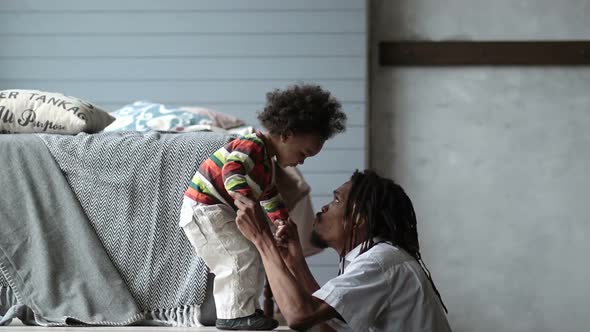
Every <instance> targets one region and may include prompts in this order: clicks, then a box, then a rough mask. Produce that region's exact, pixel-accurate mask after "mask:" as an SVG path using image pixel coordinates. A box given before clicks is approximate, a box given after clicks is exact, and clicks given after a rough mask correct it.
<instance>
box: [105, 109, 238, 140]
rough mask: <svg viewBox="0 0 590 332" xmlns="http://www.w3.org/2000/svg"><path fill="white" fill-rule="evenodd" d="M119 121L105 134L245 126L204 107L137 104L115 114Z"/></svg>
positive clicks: (106, 129) (236, 120) (234, 119)
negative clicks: (118, 131)
mask: <svg viewBox="0 0 590 332" xmlns="http://www.w3.org/2000/svg"><path fill="white" fill-rule="evenodd" d="M111 114H112V115H114V116H115V118H116V120H115V122H113V123H112V124H111V125H110V126H108V127H107V128H105V131H117V130H134V131H148V130H158V131H174V132H186V131H200V130H215V129H216V128H218V129H219V128H221V129H229V128H234V127H237V126H241V125H243V124H244V122H243V121H241V120H240V119H238V118H236V117H233V116H230V115H226V114H223V113H219V112H215V111H212V110H209V109H206V108H200V107H182V108H168V107H166V106H165V105H162V104H156V103H151V102H147V101H136V102H134V103H133V104H131V105H127V106H125V107H123V108H121V109H118V110H116V111H114V112H113V113H111Z"/></svg>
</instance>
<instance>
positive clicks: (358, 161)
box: [299, 149, 366, 175]
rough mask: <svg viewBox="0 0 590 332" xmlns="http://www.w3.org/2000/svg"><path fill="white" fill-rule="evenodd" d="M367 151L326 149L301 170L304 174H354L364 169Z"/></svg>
mask: <svg viewBox="0 0 590 332" xmlns="http://www.w3.org/2000/svg"><path fill="white" fill-rule="evenodd" d="M365 154H366V150H352V149H350V150H346V149H338V150H335V149H325V150H322V152H321V153H320V154H318V155H317V156H315V157H313V158H310V159H309V160H308V161H306V162H305V164H303V165H300V166H299V169H301V170H302V171H304V172H307V171H310V172H311V171H313V172H324V173H330V172H350V175H352V172H353V171H354V170H355V169H364V168H365V167H366V166H365Z"/></svg>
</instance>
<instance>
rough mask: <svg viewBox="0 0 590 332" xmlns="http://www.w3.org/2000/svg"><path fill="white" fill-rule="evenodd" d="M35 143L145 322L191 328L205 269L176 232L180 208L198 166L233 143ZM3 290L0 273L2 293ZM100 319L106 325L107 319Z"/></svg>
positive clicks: (86, 138) (60, 138)
mask: <svg viewBox="0 0 590 332" xmlns="http://www.w3.org/2000/svg"><path fill="white" fill-rule="evenodd" d="M34 136H36V137H38V138H40V140H41V141H43V142H44V143H45V146H46V148H47V149H48V150H49V152H50V154H51V155H52V156H53V159H54V161H55V162H56V163H57V165H58V166H59V169H61V172H62V173H63V177H64V178H65V180H66V181H67V183H68V184H69V187H70V189H71V191H72V193H73V196H74V197H75V198H76V200H77V201H78V203H79V205H80V206H81V209H82V211H83V212H84V214H85V215H86V216H87V219H88V222H89V223H90V225H91V227H92V229H93V230H94V232H95V234H96V237H97V238H98V241H99V242H100V243H101V244H102V247H103V248H104V250H105V251H106V254H107V255H108V258H109V260H110V262H112V265H113V266H114V268H115V269H116V271H117V272H118V274H119V275H120V277H121V279H122V280H123V282H124V285H125V286H126V288H127V290H128V291H129V293H130V294H131V296H132V297H133V299H134V301H135V304H136V305H137V307H138V309H139V310H140V311H141V312H142V313H143V314H144V316H143V318H144V319H147V320H149V319H156V320H158V319H160V320H163V321H169V322H172V323H173V325H188V326H190V325H194V324H193V323H194V322H193V321H192V319H194V318H193V316H194V312H192V311H191V310H192V309H193V308H196V307H198V306H199V305H200V304H201V303H203V301H204V299H205V292H206V290H207V276H208V269H207V267H206V265H205V263H204V262H203V261H202V259H200V258H198V257H197V256H195V254H194V251H193V249H192V247H191V245H190V243H189V242H188V240H187V239H186V237H185V236H184V234H183V233H182V229H181V228H180V227H178V217H179V212H180V206H181V202H182V197H183V192H184V189H185V188H186V186H187V184H188V183H189V181H190V179H191V177H192V176H193V174H194V173H195V172H196V170H197V168H198V166H199V164H200V163H201V162H203V161H204V160H205V159H206V158H207V157H209V155H210V154H212V153H213V152H214V151H215V150H217V149H218V148H219V147H221V146H223V145H224V144H225V143H227V142H228V141H229V140H231V138H232V136H230V135H227V134H222V133H211V132H197V133H183V134H162V133H156V132H149V133H137V132H109V133H99V134H78V135H76V136H66V135H46V134H38V135H34ZM25 152H26V151H23V153H25ZM15 167H16V166H15ZM15 189H16V190H18V188H15ZM70 222H71V221H70ZM72 254H75V253H72ZM82 277H83V276H82ZM8 284H9V283H8V282H7V281H6V280H5V279H2V275H1V274H0V287H1V286H2V285H4V286H8ZM32 286H34V285H32ZM104 287H109V285H104ZM4 288H6V287H4ZM87 310H92V309H91V308H90V309H88V308H87ZM74 317H75V316H74ZM103 319H105V320H104V321H103V322H102V323H105V322H106V323H109V319H108V317H105V318H103ZM90 323H92V322H90ZM134 323H137V319H136V321H135V322H134ZM107 325H108V324H107Z"/></svg>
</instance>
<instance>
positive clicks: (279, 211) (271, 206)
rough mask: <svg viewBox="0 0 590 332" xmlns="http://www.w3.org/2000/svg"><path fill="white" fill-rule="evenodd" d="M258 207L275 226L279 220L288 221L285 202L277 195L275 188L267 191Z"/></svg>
mask: <svg viewBox="0 0 590 332" xmlns="http://www.w3.org/2000/svg"><path fill="white" fill-rule="evenodd" d="M260 205H262V208H263V209H264V211H265V212H266V214H267V215H268V218H269V219H270V220H271V221H272V222H273V224H275V223H276V222H278V221H279V220H283V221H286V220H287V219H289V211H288V210H287V207H286V206H285V202H284V201H283V198H282V197H281V194H279V191H278V190H277V188H276V186H273V187H272V188H271V189H270V190H268V191H267V192H266V193H265V194H264V196H263V197H262V198H261V200H260Z"/></svg>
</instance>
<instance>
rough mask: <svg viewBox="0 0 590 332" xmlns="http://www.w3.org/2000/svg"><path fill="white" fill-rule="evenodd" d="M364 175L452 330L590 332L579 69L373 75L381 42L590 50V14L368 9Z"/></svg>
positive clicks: (587, 182) (538, 8)
mask: <svg viewBox="0 0 590 332" xmlns="http://www.w3.org/2000/svg"><path fill="white" fill-rule="evenodd" d="M370 4H371V7H370V13H371V20H370V28H371V42H370V43H371V52H372V57H371V70H370V74H371V78H370V84H371V92H370V101H371V105H370V109H371V121H370V124H371V125H370V132H371V136H370V142H371V153H370V156H371V157H370V161H371V165H372V166H373V167H374V168H376V169H377V170H378V171H380V173H382V174H383V175H387V176H391V177H393V178H395V179H397V180H398V181H399V182H400V183H401V184H402V185H403V186H404V187H405V188H406V189H407V191H408V193H409V195H410V197H411V198H412V199H413V202H414V204H415V208H416V211H417V215H418V218H419V225H418V229H419V234H420V241H421V245H422V253H423V257H424V260H425V261H426V264H427V266H428V267H429V268H430V270H431V272H432V274H433V277H434V280H435V282H436V284H437V286H438V288H439V290H440V291H441V293H442V296H443V299H444V301H445V302H446V304H447V306H448V308H449V311H450V312H449V316H448V317H449V320H450V323H451V325H452V327H453V328H454V330H455V331H478V332H483V331H490V332H492V331H546V332H549V331H572V332H574V331H587V330H588V326H589V324H590V318H589V314H590V300H589V297H590V286H589V285H588V282H589V281H590V268H589V267H588V266H587V264H586V263H585V262H587V261H588V258H587V257H586V256H587V254H588V253H590V244H589V243H590V242H589V241H588V236H589V235H590V217H589V214H590V204H589V199H588V197H589V196H590V189H589V188H590V176H588V170H590V130H589V129H588V128H590V67H578V68H558V67H532V68H523V67H500V68H492V67H449V68H420V67H414V68H409V67H405V68H399V67H381V66H379V64H378V63H377V61H376V60H377V43H378V42H379V41H386V40H445V39H464V40H470V39H473V40H494V39H495V40H526V39H586V40H588V39H590V1H588V0H569V1H559V2H557V1H550V0H524V1H510V0H500V1H483V0H476V1H473V0H472V1H467V0H446V1H438V0H403V1H402V0H399V1H387V0H373V1H370Z"/></svg>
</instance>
